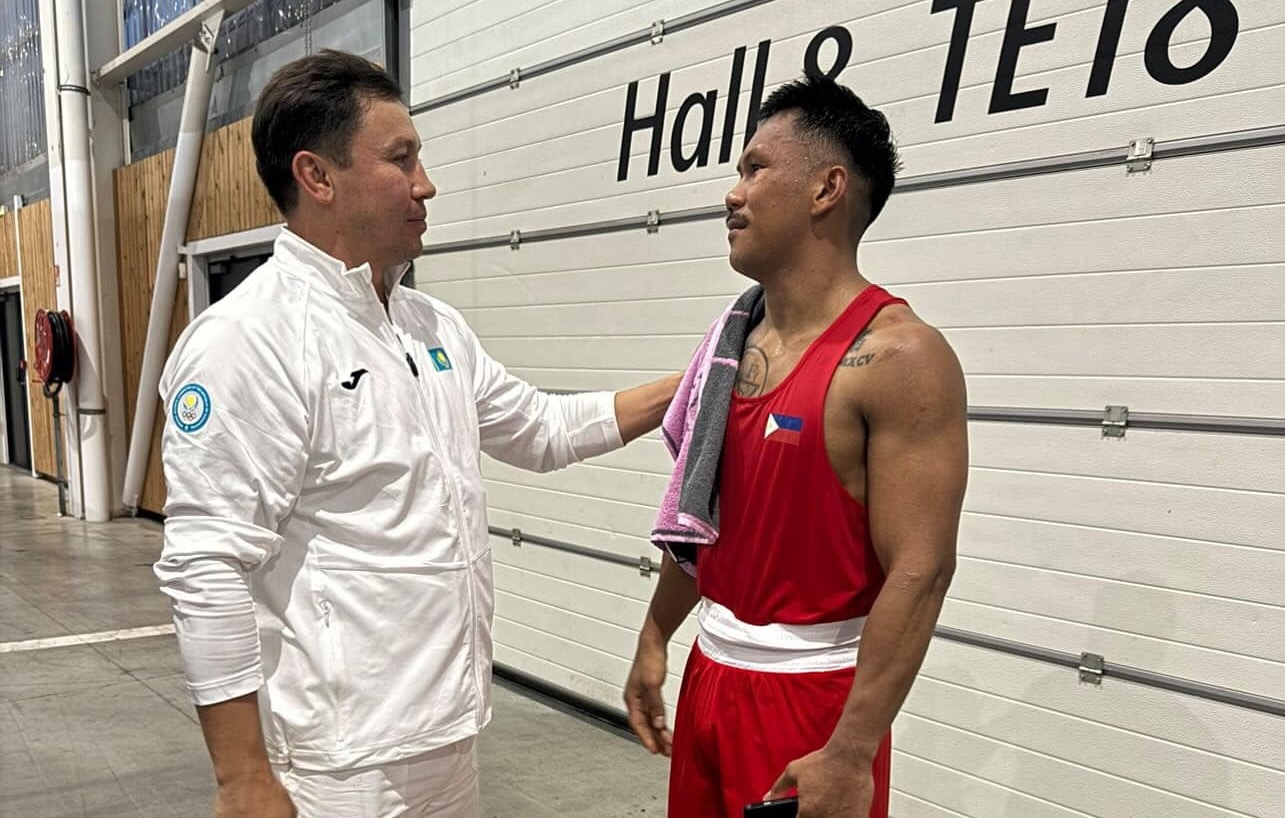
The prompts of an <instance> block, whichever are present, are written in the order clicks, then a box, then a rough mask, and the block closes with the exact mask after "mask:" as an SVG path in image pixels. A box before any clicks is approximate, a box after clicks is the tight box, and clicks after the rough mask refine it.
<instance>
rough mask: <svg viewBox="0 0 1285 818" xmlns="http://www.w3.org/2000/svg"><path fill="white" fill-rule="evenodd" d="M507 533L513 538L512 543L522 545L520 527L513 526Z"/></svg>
mask: <svg viewBox="0 0 1285 818" xmlns="http://www.w3.org/2000/svg"><path fill="white" fill-rule="evenodd" d="M509 534H510V537H511V539H512V540H513V545H514V546H518V547H520V546H521V545H522V529H520V528H515V529H513V530H512V531H511V532H509Z"/></svg>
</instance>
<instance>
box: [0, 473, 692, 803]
mask: <svg viewBox="0 0 1285 818" xmlns="http://www.w3.org/2000/svg"><path fill="white" fill-rule="evenodd" d="M160 543H161V528H160V526H159V525H158V524H156V523H154V522H150V521H146V520H117V521H114V522H112V523H110V524H107V525H97V526H91V525H86V524H84V523H81V522H78V521H73V520H61V519H59V518H58V517H57V492H56V490H55V489H54V487H53V486H51V485H50V484H48V483H44V482H40V481H36V480H33V479H32V478H30V477H29V476H27V475H25V474H23V473H22V472H19V471H16V470H13V469H11V468H9V467H7V466H0V816H5V818H9V817H10V816H12V818H19V816H20V817H21V818H71V816H76V818H82V817H88V816H92V817H93V818H118V817H119V818H124V816H148V817H149V818H151V817H152V816H156V818H160V816H167V817H168V816H181V818H194V816H208V815H211V814H212V812H213V810H212V803H213V802H212V797H213V791H214V788H213V780H212V778H211V773H210V766H209V759H208V757H207V756H206V752H205V746H204V744H203V743H202V741H201V734H200V729H199V728H198V727H197V724H196V715H195V712H194V710H193V708H192V705H191V703H190V702H189V701H188V698H187V693H186V690H185V687H184V685H183V680H182V676H181V671H180V664H179V657H178V650H177V647H176V645H175V642H174V637H173V636H172V635H170V634H168V633H162V634H160V635H151V636H147V635H142V636H140V635H138V634H129V635H128V636H129V637H130V638H125V639H117V640H113V641H102V642H98V643H95V644H84V643H82V642H80V641H79V640H75V639H65V640H62V641H63V642H66V644H61V643H55V644H54V645H52V646H48V645H43V644H38V645H32V644H16V643H21V642H27V641H28V640H43V639H50V638H54V639H57V638H58V637H68V636H71V635H83V634H97V633H102V632H105V631H116V630H125V629H137V628H148V627H154V626H166V625H168V624H169V622H170V615H169V605H168V601H167V600H166V599H165V598H164V597H163V596H162V595H161V593H160V592H159V591H158V590H157V588H156V582H155V579H154V578H153V576H152V572H151V565H152V562H153V561H154V560H155V559H156V556H157V554H158V553H159V551H160ZM144 633H146V632H144ZM479 754H480V762H481V787H482V807H483V809H482V812H483V815H484V816H487V818H516V816H523V818H554V816H561V818H605V816H612V818H614V817H615V816H632V815H650V816H659V815H663V814H664V812H665V808H664V792H665V776H666V773H667V770H666V762H665V761H664V760H663V759H658V758H653V757H651V756H649V755H648V754H647V753H646V752H645V751H643V750H642V748H641V747H640V746H639V745H638V744H637V743H636V742H634V741H633V740H632V739H631V738H627V737H625V736H623V735H622V734H620V733H618V732H616V731H614V730H611V729H608V728H605V727H603V726H600V725H599V724H597V723H591V722H589V721H587V720H584V719H581V718H578V717H577V716H575V715H570V714H568V713H566V712H563V711H562V710H560V709H555V708H552V707H549V706H548V705H547V704H545V703H543V702H542V701H540V700H538V699H535V698H531V697H529V696H527V695H525V694H524V693H523V692H521V691H519V690H515V689H511V688H508V687H504V686H497V688H496V695H495V720H494V723H493V724H492V726H491V727H490V728H489V729H488V730H487V731H486V732H485V733H484V734H483V736H482V740H481V742H480V749H479Z"/></svg>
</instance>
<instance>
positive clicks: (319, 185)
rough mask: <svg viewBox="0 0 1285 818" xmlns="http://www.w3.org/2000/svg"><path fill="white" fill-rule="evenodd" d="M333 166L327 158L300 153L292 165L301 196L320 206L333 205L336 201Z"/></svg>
mask: <svg viewBox="0 0 1285 818" xmlns="http://www.w3.org/2000/svg"><path fill="white" fill-rule="evenodd" d="M331 168H332V165H331V163H330V162H328V161H326V159H325V157H323V156H320V155H318V154H315V153H313V152H312V151H299V152H298V153H296V154H295V155H294V161H293V162H291V163H290V170H291V172H292V173H293V174H294V181H295V184H296V185H298V186H299V196H300V197H305V196H306V197H308V198H310V199H312V200H313V201H315V202H317V203H318V204H326V205H328V204H331V203H333V202H334V200H335V186H334V180H333V179H332V178H331V176H330V171H331Z"/></svg>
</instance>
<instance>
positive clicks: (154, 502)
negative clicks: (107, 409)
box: [115, 151, 187, 512]
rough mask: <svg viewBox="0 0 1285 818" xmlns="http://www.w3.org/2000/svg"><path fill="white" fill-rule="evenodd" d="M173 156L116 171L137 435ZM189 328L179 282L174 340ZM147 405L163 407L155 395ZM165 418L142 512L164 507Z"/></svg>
mask: <svg viewBox="0 0 1285 818" xmlns="http://www.w3.org/2000/svg"><path fill="white" fill-rule="evenodd" d="M173 166H174V152H173V151H166V152H165V153H162V154H157V155H155V156H151V157H148V158H147V159H144V160H143V161H141V162H135V163H134V164H131V165H127V166H125V167H123V168H120V169H119V170H117V171H116V174H115V179H116V229H117V244H116V251H117V258H116V263H117V269H118V270H119V275H120V315H121V354H122V355H123V356H124V359H125V360H124V373H125V392H126V400H125V402H126V411H127V413H128V421H129V423H128V428H130V429H133V425H134V415H135V413H136V411H137V408H138V405H137V404H138V379H139V377H140V374H141V370H142V365H143V348H144V346H145V345H146V343H147V321H148V317H149V316H150V315H151V311H152V288H153V285H154V284H155V281H156V259H157V257H158V256H159V255H160V246H161V230H162V228H163V227H164V223H165V204H166V198H167V197H168V195H169V185H170V172H171V170H172V168H173ZM186 325H187V287H186V282H180V286H179V291H178V293H177V294H176V296H175V299H174V312H173V318H172V320H171V323H170V329H171V344H172V343H173V338H174V337H177V334H178V333H179V332H181V331H182V330H183V327H185V326H186ZM144 398H145V399H146V400H152V401H159V397H158V396H157V395H156V394H154V393H149V394H148V395H145V396H144ZM163 422H164V414H163V413H162V412H159V411H158V412H157V414H156V422H155V424H154V425H153V429H152V446H151V452H150V455H149V458H148V465H147V474H146V478H145V482H144V485H143V493H142V496H141V497H140V499H139V507H140V508H144V509H146V510H148V511H154V512H160V510H161V508H162V506H164V504H165V486H164V477H163V475H162V471H161V458H160V434H161V428H162V425H163Z"/></svg>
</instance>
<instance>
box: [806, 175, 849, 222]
mask: <svg viewBox="0 0 1285 818" xmlns="http://www.w3.org/2000/svg"><path fill="white" fill-rule="evenodd" d="M818 173H819V174H820V173H824V175H823V176H820V177H819V180H818V184H817V185H816V187H815V188H814V190H815V194H814V195H813V197H812V215H813V216H815V217H818V218H819V217H822V216H825V215H826V214H827V213H829V212H830V211H831V210H833V209H834V208H836V207H841V206H842V205H843V203H844V200H845V199H847V197H848V190H849V188H850V186H851V184H852V176H851V174H849V173H848V169H847V168H845V167H843V166H842V165H830V166H829V167H825V168H822V169H821V170H819V171H818Z"/></svg>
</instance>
